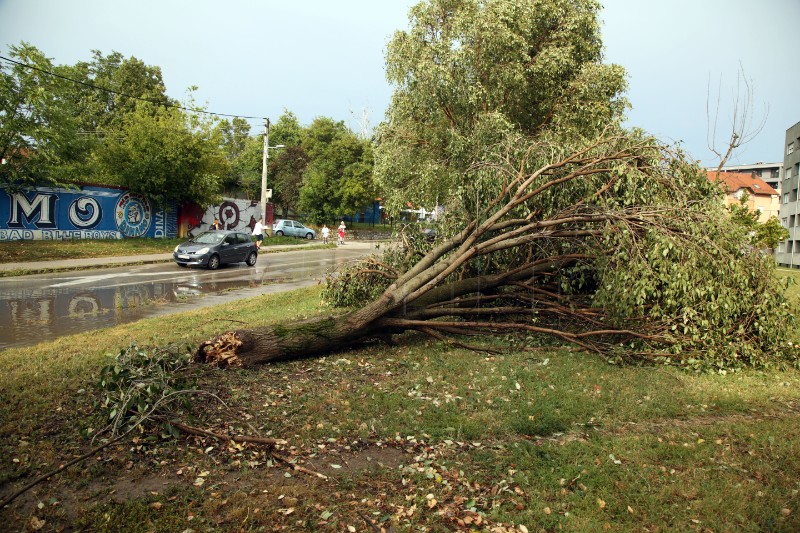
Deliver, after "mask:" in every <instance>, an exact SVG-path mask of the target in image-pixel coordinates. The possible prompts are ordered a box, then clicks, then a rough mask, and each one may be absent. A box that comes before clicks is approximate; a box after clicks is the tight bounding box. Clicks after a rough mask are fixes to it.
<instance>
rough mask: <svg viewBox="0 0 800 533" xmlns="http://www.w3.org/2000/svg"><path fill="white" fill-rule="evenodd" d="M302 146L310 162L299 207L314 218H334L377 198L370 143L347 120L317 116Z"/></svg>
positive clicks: (307, 131) (305, 174)
mask: <svg viewBox="0 0 800 533" xmlns="http://www.w3.org/2000/svg"><path fill="white" fill-rule="evenodd" d="M302 146H303V148H304V150H305V151H306V153H307V154H308V158H309V162H308V167H307V168H306V170H305V173H304V175H303V185H302V187H301V189H300V199H299V208H300V210H301V211H302V212H303V213H305V214H306V215H307V216H308V217H309V219H310V220H311V222H314V223H318V224H320V223H322V222H326V221H331V220H334V219H336V218H337V217H340V216H342V215H346V214H352V213H355V212H357V211H358V210H359V209H361V208H363V207H364V206H365V205H367V204H369V203H370V202H372V201H374V199H375V186H374V184H373V181H372V167H373V156H372V149H371V146H370V144H369V143H368V142H367V141H364V140H361V139H359V138H358V137H357V136H356V135H355V134H354V133H353V132H352V131H350V130H349V129H348V128H347V126H345V124H344V122H341V121H340V122H336V121H334V120H333V119H330V118H323V117H321V118H317V119H316V120H314V122H313V123H312V124H311V125H310V126H309V127H308V128H306V129H305V130H304V131H303V139H302Z"/></svg>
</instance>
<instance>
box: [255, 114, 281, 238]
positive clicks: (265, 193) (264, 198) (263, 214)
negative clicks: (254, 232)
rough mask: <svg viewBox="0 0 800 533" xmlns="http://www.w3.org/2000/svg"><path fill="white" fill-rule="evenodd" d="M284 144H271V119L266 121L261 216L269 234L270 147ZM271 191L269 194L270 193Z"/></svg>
mask: <svg viewBox="0 0 800 533" xmlns="http://www.w3.org/2000/svg"><path fill="white" fill-rule="evenodd" d="M284 147H285V146H284V145H283V144H278V145H275V146H270V145H269V119H266V120H265V122H264V154H263V156H262V158H261V218H262V222H263V224H264V225H265V228H268V229H267V235H271V233H270V232H271V231H272V226H270V225H269V224H267V197H268V196H269V198H272V191H271V190H270V189H267V168H268V167H269V149H270V148H273V149H274V148H284ZM268 193H269V194H268Z"/></svg>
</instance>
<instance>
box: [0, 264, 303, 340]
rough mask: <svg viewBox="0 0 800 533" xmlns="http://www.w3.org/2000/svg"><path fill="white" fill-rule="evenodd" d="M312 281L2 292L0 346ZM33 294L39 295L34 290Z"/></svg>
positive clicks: (176, 283) (265, 280) (236, 281)
mask: <svg viewBox="0 0 800 533" xmlns="http://www.w3.org/2000/svg"><path fill="white" fill-rule="evenodd" d="M316 282H317V281H316V280H314V279H308V280H303V281H300V280H297V279H292V278H289V277H278V276H273V277H271V276H264V277H259V278H257V279H256V278H251V279H233V280H213V279H212V280H203V281H199V282H198V281H181V280H178V281H172V282H155V283H149V284H141V285H130V286H122V287H111V288H95V289H92V290H91V291H87V290H85V289H81V288H78V287H76V288H63V287H61V288H57V289H52V290H48V291H32V290H26V289H24V288H15V287H11V288H8V289H6V290H4V291H3V294H2V295H0V296H2V301H0V314H2V315H7V316H3V317H2V323H3V325H4V327H3V328H0V350H3V349H6V348H10V347H12V346H27V345H31V344H36V343H39V342H44V341H48V340H54V339H56V338H58V337H61V336H64V335H70V334H73V333H80V332H83V331H90V330H95V329H100V328H105V327H109V326H116V325H118V324H124V323H126V322H133V321H135V320H140V319H142V318H148V317H153V316H159V315H165V314H169V313H175V312H180V311H186V310H189V309H196V308H199V307H206V306H209V305H217V304H220V303H224V302H228V301H232V300H237V299H241V298H246V297H250V296H257V295H259V294H264V293H267V292H275V291H277V290H285V289H286V288H288V287H287V285H288V286H291V288H295V287H301V286H303V285H309V284H312V283H316ZM37 292H38V294H37Z"/></svg>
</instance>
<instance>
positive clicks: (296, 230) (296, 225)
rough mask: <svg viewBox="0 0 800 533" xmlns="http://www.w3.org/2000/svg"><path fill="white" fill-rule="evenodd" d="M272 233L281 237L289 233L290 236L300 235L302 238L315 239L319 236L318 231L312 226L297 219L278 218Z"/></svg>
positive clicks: (273, 225)
mask: <svg viewBox="0 0 800 533" xmlns="http://www.w3.org/2000/svg"><path fill="white" fill-rule="evenodd" d="M272 234H273V235H275V236H277V237H280V236H281V235H287V236H289V237H299V238H301V239H308V240H310V241H311V240H314V239H316V238H317V232H316V231H314V230H313V229H311V228H308V227H306V226H304V225H302V224H301V223H300V222H297V221H296V220H283V219H280V220H276V221H275V222H274V223H273V224H272Z"/></svg>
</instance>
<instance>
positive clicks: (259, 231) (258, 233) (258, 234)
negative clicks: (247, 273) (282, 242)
mask: <svg viewBox="0 0 800 533" xmlns="http://www.w3.org/2000/svg"><path fill="white" fill-rule="evenodd" d="M253 237H255V238H256V247H257V248H258V249H259V250H260V249H261V241H263V240H264V225H263V224H261V221H260V220H256V225H255V226H253Z"/></svg>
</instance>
